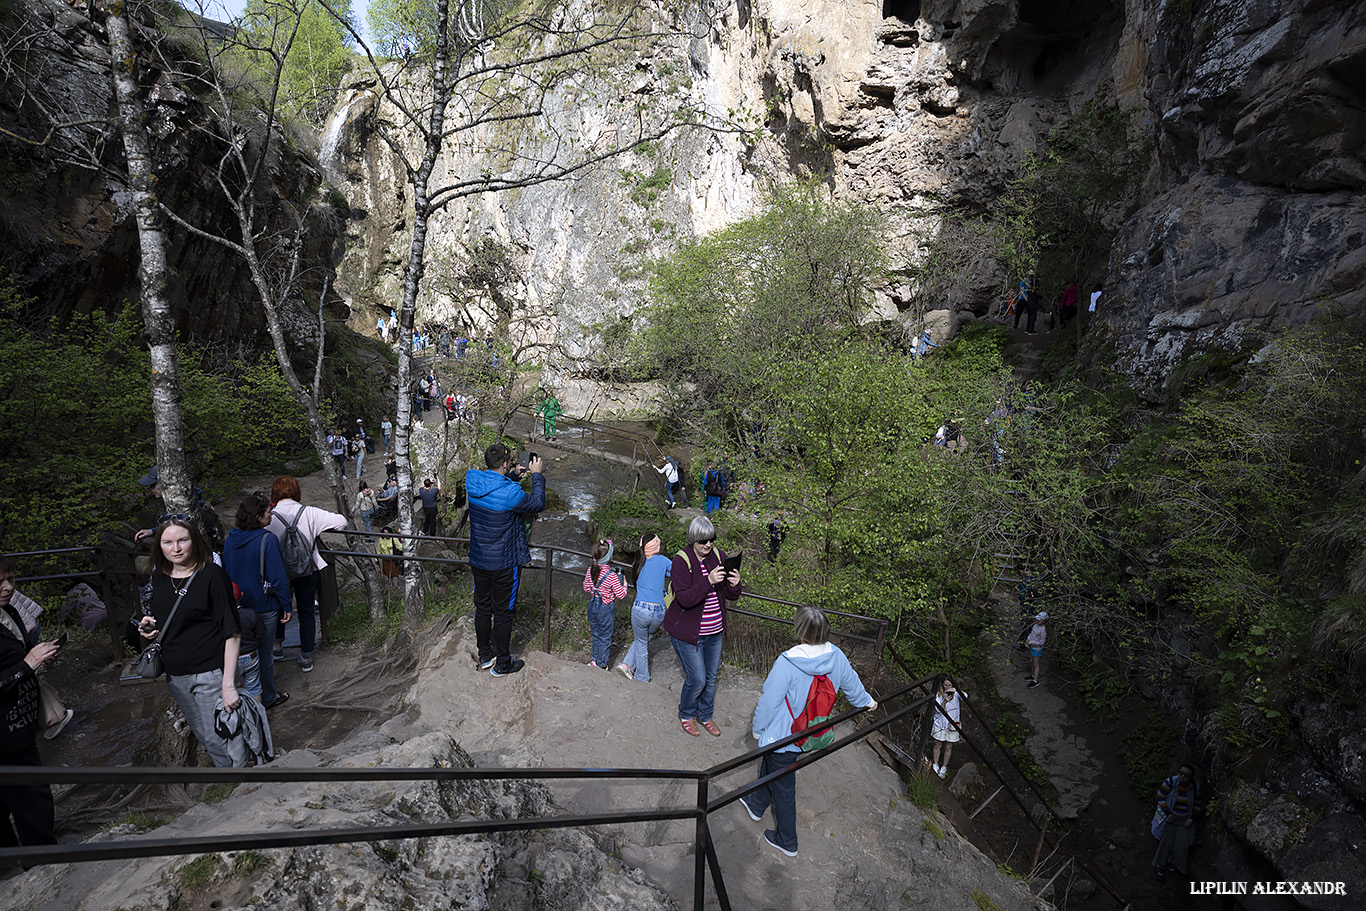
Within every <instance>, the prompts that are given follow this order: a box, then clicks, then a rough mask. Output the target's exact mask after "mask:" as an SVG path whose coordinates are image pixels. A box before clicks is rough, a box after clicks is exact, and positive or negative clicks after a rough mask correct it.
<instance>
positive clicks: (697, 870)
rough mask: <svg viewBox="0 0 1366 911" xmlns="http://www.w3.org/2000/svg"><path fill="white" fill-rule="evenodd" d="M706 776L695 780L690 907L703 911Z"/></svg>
mask: <svg viewBox="0 0 1366 911" xmlns="http://www.w3.org/2000/svg"><path fill="white" fill-rule="evenodd" d="M708 783H709V780H708V776H706V775H703V776H702V777H701V778H699V779H697V809H698V810H699V811H700V812H699V813H698V816H697V828H696V831H695V832H694V833H693V871H692V907H693V911H703V904H704V903H705V901H706V891H707V889H706V886H707V853H706V851H707V785H708Z"/></svg>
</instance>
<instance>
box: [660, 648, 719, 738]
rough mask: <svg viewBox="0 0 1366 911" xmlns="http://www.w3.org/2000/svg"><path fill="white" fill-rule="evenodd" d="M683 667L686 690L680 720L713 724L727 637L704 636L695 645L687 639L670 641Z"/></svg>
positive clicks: (681, 699) (679, 704)
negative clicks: (718, 681) (722, 657)
mask: <svg viewBox="0 0 1366 911" xmlns="http://www.w3.org/2000/svg"><path fill="white" fill-rule="evenodd" d="M669 638H670V639H671V640H672V641H673V644H674V651H675V652H676V653H677V654H678V661H679V663H680V664H682V665H683V688H682V690H681V692H680V695H679V699H678V717H679V718H680V719H681V720H683V721H687V720H688V719H689V718H696V719H697V720H698V721H702V722H706V721H711V716H712V712H713V711H715V709H716V677H717V675H718V674H719V673H720V672H721V640H723V639H725V638H726V634H725V633H714V634H712V635H710V636H702V637H700V638H699V639H698V640H697V644H696V645H693V644H692V643H691V642H687V641H685V640H683V639H675V638H674V637H673V636H670V637H669Z"/></svg>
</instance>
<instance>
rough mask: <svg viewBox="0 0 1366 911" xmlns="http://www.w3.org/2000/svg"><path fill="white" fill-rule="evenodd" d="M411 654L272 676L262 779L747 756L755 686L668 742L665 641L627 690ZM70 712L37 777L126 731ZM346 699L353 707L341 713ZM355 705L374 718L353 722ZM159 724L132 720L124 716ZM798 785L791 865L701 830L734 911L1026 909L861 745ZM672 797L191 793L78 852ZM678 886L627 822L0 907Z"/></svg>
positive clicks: (84, 711)
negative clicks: (318, 772)
mask: <svg viewBox="0 0 1366 911" xmlns="http://www.w3.org/2000/svg"><path fill="white" fill-rule="evenodd" d="M418 640H419V641H420V642H421V643H422V646H421V647H420V649H419V650H417V651H416V652H401V653H399V654H396V655H391V656H389V657H388V658H385V657H383V656H381V655H379V654H378V653H376V652H373V651H367V650H361V649H354V650H349V651H348V650H339V651H333V650H323V651H321V652H320V659H319V669H318V671H315V672H314V673H313V674H311V675H307V676H305V675H301V674H298V673H297V668H296V667H290V666H286V668H285V670H284V674H283V676H284V680H285V685H286V688H289V687H294V689H295V701H294V702H293V703H292V704H291V705H290V706H289V707H287V708H284V709H282V710H280V711H279V712H277V713H275V715H274V716H273V721H274V722H275V724H276V732H277V742H278V744H279V745H280V746H281V747H282V748H283V751H284V752H283V755H282V756H281V757H280V758H279V759H278V760H277V762H278V763H280V764H282V765H284V766H298V767H309V766H328V765H363V766H369V765H390V766H413V765H417V766H423V765H432V764H438V763H446V764H453V765H464V764H471V763H472V764H474V765H478V766H524V767H544V766H553V767H616V768H630V767H658V768H685V769H702V768H706V767H708V766H710V765H712V764H714V763H717V762H719V761H721V760H723V759H726V758H729V757H732V756H735V755H737V754H740V753H742V752H745V751H747V750H749V749H751V748H753V746H754V741H753V739H752V738H751V737H750V736H749V723H750V717H751V714H752V712H753V707H754V704H755V701H756V699H757V697H758V692H759V689H760V687H761V684H762V681H761V680H760V679H759V678H757V677H755V676H754V675H751V674H748V673H745V672H742V671H736V670H733V669H731V668H725V669H723V673H722V678H721V683H720V690H719V698H718V705H717V714H716V721H717V723H718V724H719V725H720V727H721V729H722V736H721V737H719V738H712V737H710V736H707V735H703V736H702V737H698V738H693V737H690V736H688V735H687V734H685V733H683V732H682V731H681V730H680V729H679V726H678V721H677V712H676V705H677V698H678V686H679V683H680V679H681V678H680V675H679V673H678V669H677V661H676V659H674V658H673V656H672V654H671V653H669V651H668V648H667V645H666V644H665V643H666V641H667V640H663V641H661V640H656V642H655V644H654V645H655V648H654V656H655V660H654V662H653V671H654V675H655V679H654V680H653V681H652V682H651V683H648V684H645V683H635V682H632V681H628V680H626V679H625V678H624V677H622V676H621V675H620V674H617V673H613V672H607V671H602V670H597V669H594V668H590V667H587V666H585V665H584V664H582V663H579V662H578V661H577V660H566V659H564V658H560V657H556V656H552V655H548V654H545V653H542V652H530V653H528V654H526V656H525V657H526V658H527V667H526V669H525V670H524V671H523V672H522V673H520V674H518V675H516V676H513V677H508V678H494V677H492V676H490V675H489V674H487V673H481V672H479V671H478V670H477V669H476V668H475V662H474V643H473V634H472V629H471V625H470V622H469V619H468V618H464V619H460V620H456V621H450V620H446V621H444V622H442V623H439V624H437V625H436V626H435V627H433V628H431V629H429V630H427V631H426V632H425V634H424V635H422V636H420V637H418ZM409 658H415V659H416V661H415V662H410V661H409ZM67 686H68V687H69V686H70V684H67ZM133 689H134V690H135V691H136V692H129V691H127V690H116V691H115V692H114V693H113V694H112V695H111V699H110V701H111V702H115V703H116V702H120V701H123V702H127V701H129V700H138V699H143V700H145V699H153V700H157V699H160V700H162V701H164V699H165V697H164V692H162V691H164V687H161V686H160V685H159V684H153V685H149V686H143V687H136V688H133ZM120 697H122V698H121V699H120ZM73 702H75V703H76V705H77V708H78V710H79V711H80V716H79V717H78V722H77V723H76V724H75V727H73V729H72V730H71V731H70V732H68V733H64V734H63V735H62V737H61V738H58V740H57V741H53V742H52V744H51V745H49V746H47V747H46V749H47V750H48V753H47V756H46V758H47V760H48V761H49V762H50V763H51V762H61V761H62V760H61V755H62V754H61V750H63V749H65V750H67V751H69V752H71V753H73V754H75V753H79V752H80V744H81V742H82V741H83V739H87V738H93V739H95V740H99V739H101V737H102V734H101V731H100V728H101V719H102V718H103V717H105V716H106V715H108V716H110V717H116V716H117V717H123V715H126V714H128V713H126V712H125V713H123V715H119V713H118V712H117V711H115V710H113V709H112V708H111V707H109V706H108V705H106V706H105V708H103V709H102V710H97V711H94V712H93V713H92V712H91V711H89V710H88V708H87V707H86V706H85V705H83V704H82V703H81V702H80V701H79V700H73ZM348 703H354V705H352V707H351V708H349V709H348V708H346V707H345V706H346V705H347V704H348ZM366 703H369V704H371V705H374V704H379V705H381V706H382V709H381V711H379V712H367V711H365V710H364V707H365V704H366ZM322 704H330V705H333V706H339V708H331V709H326V708H322V707H321V706H322ZM159 711H160V710H159V708H156V707H154V706H151V705H149V706H148V707H147V711H145V712H142V713H141V714H143V715H156V714H158V713H159ZM346 719H349V720H350V722H351V725H350V729H349V730H344V728H347V725H346V724H345V723H344V722H345V720H346ZM310 730H311V733H310ZM324 732H326V733H327V734H330V736H324ZM105 739H108V738H105ZM64 740H65V741H66V744H65V746H63V741H64ZM752 776H753V769H752V768H746V769H741V770H737V771H736V772H734V773H733V774H731V775H730V776H728V777H726V778H725V779H724V780H723V781H722V782H721V783H720V784H721V787H722V788H729V787H732V786H735V785H739V784H742V783H744V782H745V781H748V780H751V779H752ZM798 789H799V817H798V826H799V835H800V838H801V849H800V850H801V855H800V857H798V858H797V859H795V860H794V859H789V858H787V857H784V856H783V855H781V854H778V853H777V852H775V851H773V850H772V849H771V848H769V847H768V846H767V845H765V844H764V843H763V840H762V831H763V826H760V825H758V824H756V823H754V822H752V821H751V820H750V819H749V818H748V817H747V816H746V815H745V813H744V811H743V809H742V808H740V807H729V808H727V809H725V810H723V811H720V812H718V813H716V814H714V815H713V817H712V819H711V826H712V832H713V836H714V838H715V839H716V842H717V846H718V853H719V855H720V858H721V865H722V868H723V872H724V876H725V882H726V887H727V889H728V890H729V894H730V897H731V900H732V903H733V905H734V907H736V908H749V909H767V908H773V909H779V908H781V909H790V908H825V907H837V906H841V905H847V904H850V903H851V902H852V903H856V904H858V905H861V906H864V907H867V908H875V909H876V908H889V909H890V908H921V907H923V908H934V909H963V911H971V909H980V908H984V907H996V908H1000V909H1002V911H1014V909H1026V908H1046V907H1048V906H1047V905H1046V903H1042V902H1040V901H1038V900H1036V899H1034V898H1033V897H1031V896H1030V895H1029V894H1028V891H1027V890H1026V888H1025V887H1024V885H1023V884H1022V883H1021V882H1019V881H1018V880H1015V879H1011V878H1009V877H1006V876H1003V875H1002V874H1000V873H998V872H997V870H996V868H995V865H994V864H993V862H992V861H991V860H989V859H988V858H987V857H986V856H985V855H983V854H981V853H980V852H979V851H978V850H977V849H976V848H974V847H972V846H971V845H970V844H968V843H967V842H966V841H965V840H963V839H962V838H960V837H959V836H958V835H957V834H955V833H954V831H953V829H952V827H951V826H949V825H948V824H947V821H946V820H945V819H944V818H943V817H942V816H940V815H939V814H938V813H937V812H933V811H932V812H930V813H927V814H926V813H922V812H921V811H920V810H918V809H916V808H915V807H914V806H912V805H911V804H910V803H909V802H908V801H907V800H906V798H905V789H904V786H903V785H902V784H901V782H900V780H899V779H898V778H897V777H896V775H895V774H894V773H893V772H892V771H890V770H889V769H887V768H886V767H885V766H883V765H882V764H881V763H880V762H879V761H878V759H877V757H876V755H875V754H874V753H873V752H872V751H871V750H869V749H867V748H866V747H862V746H859V747H855V748H849V749H846V750H843V751H841V752H839V753H836V754H833V755H831V756H830V757H829V758H828V759H826V760H824V761H822V762H820V763H819V764H817V765H815V766H813V767H812V768H809V769H806V770H803V771H802V772H801V774H800V778H799V785H798ZM714 793H715V792H714ZM694 794H695V792H694V791H693V786H692V785H691V784H690V783H686V784H685V783H681V782H680V783H673V784H666V785H663V786H661V785H660V784H658V783H621V784H617V783H613V784H607V783H603V782H574V781H566V782H560V783H551V784H550V785H549V786H544V787H543V786H540V785H535V784H528V783H522V782H507V783H495V782H479V783H478V784H475V785H470V786H454V787H447V786H442V787H437V786H433V785H426V784H388V783H381V784H374V785H297V784H289V785H286V784H263V785H259V786H258V785H243V786H239V787H237V788H236V789H235V790H234V791H232V793H230V794H229V795H227V796H226V797H225V798H223V799H222V800H221V801H219V802H217V803H214V804H207V803H203V802H195V801H194V798H195V797H199V798H201V799H202V797H203V794H202V792H201V793H199V794H194V793H191V795H190V801H189V809H188V810H187V811H185V812H184V813H183V814H181V815H179V816H178V817H177V818H175V819H174V820H173V821H171V822H169V823H167V824H165V825H160V826H157V827H155V828H151V827H149V826H147V825H146V823H147V820H146V819H144V818H139V817H129V818H128V819H127V820H126V822H125V824H123V825H120V826H116V827H114V828H107V829H105V830H104V831H103V832H100V833H99V834H97V835H95V836H94V837H96V838H116V837H129V836H135V835H142V834H146V835H148V836H149V837H176V836H186V835H190V834H205V833H212V832H249V831H253V830H260V829H279V828H286V829H300V828H314V827H317V828H324V827H328V826H340V825H364V824H392V823H396V822H398V823H401V822H407V821H412V820H424V821H436V820H442V819H449V818H464V817H483V818H506V817H515V816H526V815H542V814H548V813H553V812H566V813H584V812H600V811H604V810H610V809H647V808H652V807H659V806H685V805H688V804H690V803H691V802H692V801H693V800H694ZM74 800H75V797H74V796H73V797H72V798H70V799H69V800H66V801H63V802H62V803H61V804H59V806H71V805H74V803H73V802H72V801H74ZM140 823H141V825H140ZM770 824H771V823H770ZM692 875H693V855H692V826H691V824H689V823H679V822H672V823H667V822H661V823H638V824H630V825H622V826H602V827H597V828H595V829H591V830H573V829H566V830H557V829H542V830H538V831H534V832H529V833H517V834H509V835H499V836H463V837H460V838H449V839H432V840H427V841H423V842H403V843H400V842H387V843H383V844H377V845H373V846H372V845H353V846H339V847H320V848H309V849H299V850H271V851H261V852H243V853H239V854H237V855H232V856H229V855H214V856H211V857H210V859H209V860H202V859H200V860H195V859H191V858H168V859H156V860H146V861H129V862H116V863H115V862H111V863H106V864H83V865H73V866H69V867H61V868H46V869H41V868H40V869H37V870H34V871H30V872H28V873H24V874H21V875H18V876H15V877H14V878H12V879H10V880H9V881H8V882H7V883H5V884H4V898H3V899H0V906H2V907H5V908H25V909H34V911H46V909H53V911H56V909H62V911H96V909H99V911H107V909H114V908H122V909H127V911H134V909H144V908H145V909H153V908H155V909H170V908H178V909H186V911H188V909H197V908H204V909H231V908H242V907H246V906H248V905H251V904H253V903H255V904H257V905H258V906H264V907H270V908H280V909H294V908H299V909H303V908H309V909H312V908H338V909H342V908H346V909H351V908H355V909H361V908H366V909H369V908H374V909H380V908H384V909H390V908H400V907H403V908H430V907H460V908H489V909H502V908H508V909H512V908H526V907H536V908H623V909H625V908H631V909H650V908H673V907H687V906H690V905H691V902H692V887H693V880H692ZM707 895H708V899H707V904H708V907H717V904H716V899H715V893H714V891H713V889H712V887H711V885H710V884H708V888H707Z"/></svg>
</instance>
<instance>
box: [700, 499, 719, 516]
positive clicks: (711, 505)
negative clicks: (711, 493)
mask: <svg viewBox="0 0 1366 911" xmlns="http://www.w3.org/2000/svg"><path fill="white" fill-rule="evenodd" d="M720 508H721V498H720V497H707V505H706V507H705V508H704V509H703V510H702V511H703V512H705V513H706V514H707V515H711V514H712V513H714V512H716V511H717V510H718V509H720Z"/></svg>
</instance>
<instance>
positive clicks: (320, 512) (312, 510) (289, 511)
mask: <svg viewBox="0 0 1366 911" xmlns="http://www.w3.org/2000/svg"><path fill="white" fill-rule="evenodd" d="M299 510H303V515H301V516H299V525H298V528H299V534H301V535H303V536H304V541H305V542H306V543H307V544H308V546H309V547H310V548H312V550H313V568H314V569H325V568H326V567H327V561H326V560H324V559H323V558H322V555H321V554H319V553H318V549H317V547H316V546H315V541H316V539H317V537H318V535H320V534H322V533H323V532H325V531H336V530H338V529H342V528H346V527H347V525H348V523H347V521H346V516H344V515H342V514H341V513H337V512H328V511H327V510H325V509H319V508H318V507H316V506H304V505H302V504H301V503H299V502H298V501H297V500H281V501H280V502H279V503H276V504H275V508H274V509H272V510H271V515H270V525H269V526H267V527H268V528H269V529H270V533H271V534H273V535H275V537H277V538H279V539H280V544H281V545H282V546H283V545H284V541H285V526H286V525H288V524H289V523H290V522H293V521H294V516H295V515H296V514H297V513H298V512H299Z"/></svg>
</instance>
